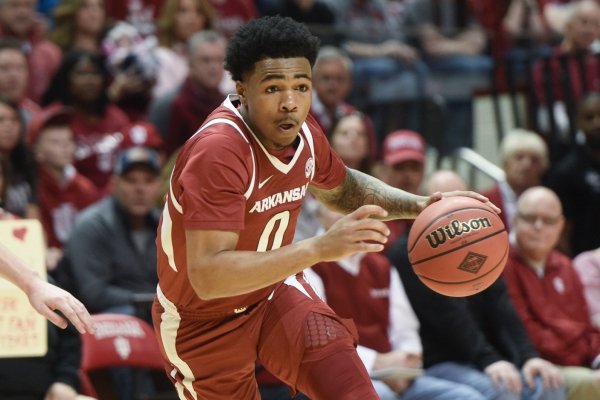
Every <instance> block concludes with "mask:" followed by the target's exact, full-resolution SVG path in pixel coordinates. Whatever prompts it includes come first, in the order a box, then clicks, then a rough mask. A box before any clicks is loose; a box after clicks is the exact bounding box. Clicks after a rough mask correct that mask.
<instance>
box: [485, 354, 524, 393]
mask: <svg viewBox="0 0 600 400" xmlns="http://www.w3.org/2000/svg"><path fill="white" fill-rule="evenodd" d="M484 371H485V373H486V374H487V375H488V376H489V377H490V378H491V379H492V382H494V385H496V386H500V385H504V387H505V388H506V389H508V390H510V391H511V392H514V393H521V390H522V389H523V386H522V383H521V375H520V374H519V371H518V370H517V367H515V366H514V365H513V364H511V363H509V362H508V361H496V362H495V363H492V364H490V365H488V366H487V367H486V368H485V370H484Z"/></svg>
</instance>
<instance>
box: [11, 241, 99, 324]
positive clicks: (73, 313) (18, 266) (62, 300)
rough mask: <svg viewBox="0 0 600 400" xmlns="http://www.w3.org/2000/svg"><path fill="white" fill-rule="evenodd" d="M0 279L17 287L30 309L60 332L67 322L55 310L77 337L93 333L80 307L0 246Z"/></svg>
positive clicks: (72, 299)
mask: <svg viewBox="0 0 600 400" xmlns="http://www.w3.org/2000/svg"><path fill="white" fill-rule="evenodd" d="M0 275H1V276H3V277H5V278H6V279H8V280H9V281H11V282H12V283H14V284H15V285H17V287H19V289H21V290H22V291H23V292H25V294H26V295H27V297H28V299H29V302H30V303H31V305H32V306H33V308H34V309H35V310H36V311H37V312H38V313H40V314H42V315H43V316H44V317H46V318H48V319H49V320H50V322H52V323H53V324H54V325H56V326H58V327H60V328H63V329H64V328H66V327H67V321H66V320H65V319H64V318H63V317H61V316H60V315H59V314H58V313H56V311H55V310H59V311H60V312H62V314H63V315H64V316H65V317H67V318H68V319H69V320H70V321H71V323H72V324H73V325H74V326H75V327H76V328H77V330H78V331H79V332H80V333H85V332H89V333H93V332H94V330H95V328H94V323H93V322H92V318H91V317H90V314H89V313H88V311H87V310H86V309H85V307H84V306H83V304H81V302H80V301H79V300H77V299H76V298H75V297H73V296H72V295H71V294H70V293H68V292H66V291H65V290H63V289H61V288H59V287H57V286H54V285H52V284H50V283H48V282H46V281H44V280H42V278H40V276H39V275H38V274H37V273H36V272H35V271H34V270H32V269H31V268H29V267H28V266H26V265H25V264H24V263H23V262H22V261H21V260H20V259H19V258H17V257H16V256H15V255H13V254H12V253H11V252H10V251H9V250H8V249H7V248H6V247H4V246H2V245H0Z"/></svg>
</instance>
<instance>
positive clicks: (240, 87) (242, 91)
mask: <svg viewBox="0 0 600 400" xmlns="http://www.w3.org/2000/svg"><path fill="white" fill-rule="evenodd" d="M235 91H236V92H237V94H238V96H240V101H241V102H242V105H246V85H244V84H243V83H242V82H241V81H236V82H235Z"/></svg>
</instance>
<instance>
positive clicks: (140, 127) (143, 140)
mask: <svg viewBox="0 0 600 400" xmlns="http://www.w3.org/2000/svg"><path fill="white" fill-rule="evenodd" d="M163 145H164V142H163V140H162V138H161V136H160V134H159V133H158V130H157V129H156V127H155V126H154V125H152V124H151V123H149V122H144V121H138V122H134V123H131V124H129V125H127V126H126V127H125V128H123V140H122V141H121V144H120V147H121V149H128V148H130V147H149V148H151V149H154V150H159V151H160V150H162V149H163Z"/></svg>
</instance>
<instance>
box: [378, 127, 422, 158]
mask: <svg viewBox="0 0 600 400" xmlns="http://www.w3.org/2000/svg"><path fill="white" fill-rule="evenodd" d="M425 147H426V144H425V139H423V136H421V135H420V134H418V133H417V132H414V131H409V130H399V131H393V132H390V133H388V135H387V136H386V137H385V140H384V141H383V162H384V163H386V164H388V165H394V164H398V163H401V162H403V161H418V162H420V163H425Z"/></svg>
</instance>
